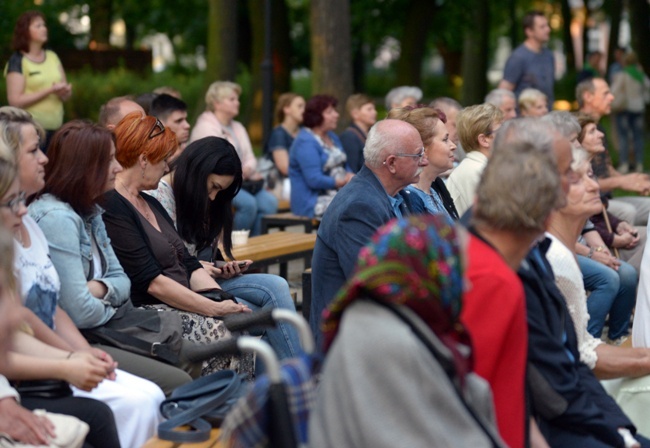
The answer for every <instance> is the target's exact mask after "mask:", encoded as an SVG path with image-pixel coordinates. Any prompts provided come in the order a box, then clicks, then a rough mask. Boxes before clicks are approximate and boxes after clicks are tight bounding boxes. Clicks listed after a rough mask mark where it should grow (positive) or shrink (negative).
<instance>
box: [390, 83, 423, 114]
mask: <svg viewBox="0 0 650 448" xmlns="http://www.w3.org/2000/svg"><path fill="white" fill-rule="evenodd" d="M409 97H411V98H415V101H420V100H421V99H422V89H420V88H419V87H415V86H400V87H395V88H394V89H391V90H390V92H388V93H387V94H386V109H387V110H390V109H391V108H392V107H393V104H394V103H401V102H402V101H404V100H405V99H406V98H409Z"/></svg>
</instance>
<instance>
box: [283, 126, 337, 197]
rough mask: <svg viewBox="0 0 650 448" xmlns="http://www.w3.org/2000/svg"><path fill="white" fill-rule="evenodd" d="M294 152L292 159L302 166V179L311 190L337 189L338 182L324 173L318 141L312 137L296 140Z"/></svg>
mask: <svg viewBox="0 0 650 448" xmlns="http://www.w3.org/2000/svg"><path fill="white" fill-rule="evenodd" d="M298 138H300V136H299V137H298ZM292 151H293V153H292V158H294V159H295V160H296V162H297V163H298V165H299V166H300V171H301V174H302V177H303V179H304V181H305V183H306V184H307V186H308V187H309V188H311V189H312V190H331V189H333V188H336V187H337V185H336V181H335V180H334V179H333V178H332V177H331V176H328V175H327V174H325V173H323V162H322V161H321V155H320V151H319V145H318V142H317V141H316V139H314V138H313V137H311V136H309V137H307V136H303V138H300V140H299V141H298V139H296V142H295V143H294V145H293V147H292Z"/></svg>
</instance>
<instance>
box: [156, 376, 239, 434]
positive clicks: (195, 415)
mask: <svg viewBox="0 0 650 448" xmlns="http://www.w3.org/2000/svg"><path fill="white" fill-rule="evenodd" d="M245 392H246V382H245V381H244V380H243V379H242V377H241V376H240V375H239V374H237V373H236V372H234V371H232V370H222V371H219V372H215V373H212V374H210V375H207V376H204V377H201V378H198V379H195V380H194V381H191V382H189V383H187V384H183V385H182V386H180V387H177V388H176V389H174V391H173V392H172V394H171V396H170V397H169V398H168V399H166V400H165V401H163V402H162V403H161V404H160V413H161V414H162V415H163V417H165V418H167V419H168V420H167V421H165V422H162V423H161V424H160V425H158V437H159V438H160V439H163V440H171V441H173V442H177V443H196V442H204V441H206V440H208V439H209V438H210V430H211V429H212V427H219V426H220V425H221V423H222V422H223V419H224V418H225V416H226V414H227V413H228V411H229V410H230V408H231V407H232V406H233V404H235V402H236V401H237V400H238V399H239V398H240V397H241V396H242V395H244V393H245ZM184 425H187V426H190V427H191V428H192V430H191V431H185V430H179V429H178V428H179V427H180V426H184Z"/></svg>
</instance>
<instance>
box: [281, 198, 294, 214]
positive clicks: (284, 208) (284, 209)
mask: <svg viewBox="0 0 650 448" xmlns="http://www.w3.org/2000/svg"><path fill="white" fill-rule="evenodd" d="M290 210H291V203H290V202H289V200H287V199H279V200H278V213H282V212H288V211H290Z"/></svg>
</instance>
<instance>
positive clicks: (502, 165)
mask: <svg viewBox="0 0 650 448" xmlns="http://www.w3.org/2000/svg"><path fill="white" fill-rule="evenodd" d="M558 185H560V174H559V173H558V171H557V166H556V163H555V158H554V157H553V153H552V152H548V151H540V150H539V149H538V147H537V145H535V144H533V143H531V142H523V141H520V142H514V141H513V142H508V143H507V144H506V145H504V146H502V147H501V148H500V150H499V151H498V152H496V153H494V154H493V155H492V157H491V158H490V161H489V162H488V164H487V166H486V167H485V170H484V171H483V175H482V177H481V180H480V182H479V184H478V187H477V190H476V198H477V201H476V207H475V208H474V214H473V215H472V224H473V225H476V226H477V227H481V226H482V227H487V228H490V229H496V230H502V231H507V232H512V233H515V234H520V233H522V232H531V231H538V232H543V231H544V228H545V221H546V218H547V217H548V216H549V214H550V213H551V211H553V210H554V209H555V208H556V207H557V206H558V205H560V204H561V201H562V199H563V197H562V195H561V192H560V189H559V188H558Z"/></svg>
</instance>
